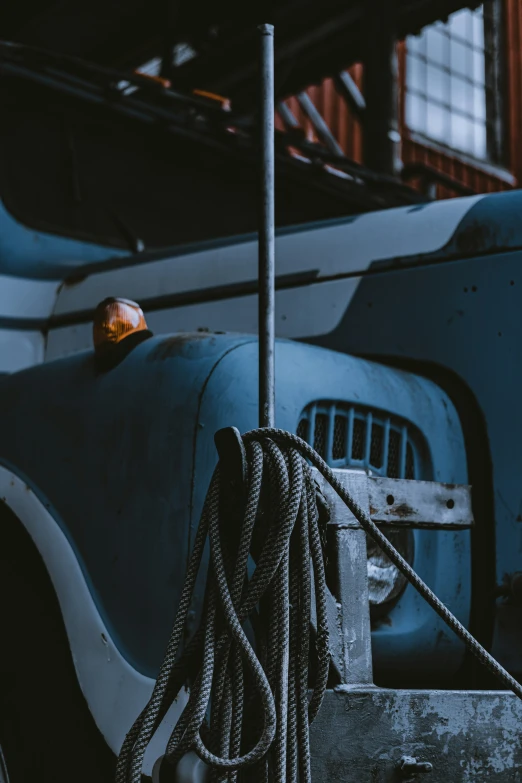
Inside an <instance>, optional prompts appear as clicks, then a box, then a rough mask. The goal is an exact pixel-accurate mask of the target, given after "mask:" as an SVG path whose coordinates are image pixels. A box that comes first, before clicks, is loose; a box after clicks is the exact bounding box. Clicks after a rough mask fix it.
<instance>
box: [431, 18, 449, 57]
mask: <svg viewBox="0 0 522 783" xmlns="http://www.w3.org/2000/svg"><path fill="white" fill-rule="evenodd" d="M448 44H449V39H448V36H447V35H444V33H443V32H442V31H441V30H437V29H435V28H433V27H428V29H427V47H428V48H427V54H428V60H431V62H434V63H438V64H439V65H445V66H447V65H448Z"/></svg>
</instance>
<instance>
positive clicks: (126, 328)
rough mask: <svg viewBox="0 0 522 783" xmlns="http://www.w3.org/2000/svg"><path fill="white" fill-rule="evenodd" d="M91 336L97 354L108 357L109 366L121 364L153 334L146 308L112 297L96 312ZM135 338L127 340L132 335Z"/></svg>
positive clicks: (101, 357) (100, 305)
mask: <svg viewBox="0 0 522 783" xmlns="http://www.w3.org/2000/svg"><path fill="white" fill-rule="evenodd" d="M92 336H93V342H94V351H95V353H96V356H97V357H98V358H100V359H103V360H108V363H107V364H106V363H105V361H104V362H103V364H104V365H105V364H106V366H107V367H109V366H111V365H114V364H117V363H119V361H121V359H123V358H124V357H125V356H126V355H127V353H128V352H129V351H130V350H132V348H133V347H134V346H135V345H138V344H139V343H140V342H142V340H145V339H146V338H147V337H151V336H152V333H151V332H150V331H149V329H148V327H147V322H146V321H145V316H144V315H143V310H142V309H141V307H140V306H139V304H137V303H136V302H132V301H131V300H130V299H120V298H119V297H110V298H109V299H104V300H103V302H100V304H99V305H98V307H97V308H96V310H95V311H94V320H93V325H92ZM131 337H132V339H128V338H131Z"/></svg>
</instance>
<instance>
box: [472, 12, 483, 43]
mask: <svg viewBox="0 0 522 783" xmlns="http://www.w3.org/2000/svg"><path fill="white" fill-rule="evenodd" d="M472 21H473V46H475V47H476V48H477V49H483V48H484V15H483V13H482V8H479V9H478V10H477V11H475V13H474V14H473V20H472Z"/></svg>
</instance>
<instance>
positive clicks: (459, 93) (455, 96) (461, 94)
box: [451, 74, 473, 112]
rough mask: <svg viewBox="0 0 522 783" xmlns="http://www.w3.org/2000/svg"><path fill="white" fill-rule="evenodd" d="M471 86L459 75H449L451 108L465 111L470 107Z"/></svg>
mask: <svg viewBox="0 0 522 783" xmlns="http://www.w3.org/2000/svg"><path fill="white" fill-rule="evenodd" d="M472 94H473V87H472V86H471V84H468V82H465V81H464V80H463V79H461V78H460V77H459V76H453V74H452V76H451V108H452V109H453V110H456V111H459V112H467V111H469V109H470V105H469V104H470V97H469V96H470V95H472Z"/></svg>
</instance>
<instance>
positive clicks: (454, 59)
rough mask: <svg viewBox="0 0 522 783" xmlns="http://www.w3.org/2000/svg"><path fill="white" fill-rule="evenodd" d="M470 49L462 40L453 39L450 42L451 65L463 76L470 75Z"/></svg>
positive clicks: (452, 68)
mask: <svg viewBox="0 0 522 783" xmlns="http://www.w3.org/2000/svg"><path fill="white" fill-rule="evenodd" d="M469 52H470V49H469V48H468V47H467V46H466V45H465V44H463V43H461V42H460V41H451V43H450V58H451V62H450V67H451V70H452V71H455V73H460V75H461V76H470V75H471V74H470V60H469V56H468V55H469Z"/></svg>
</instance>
